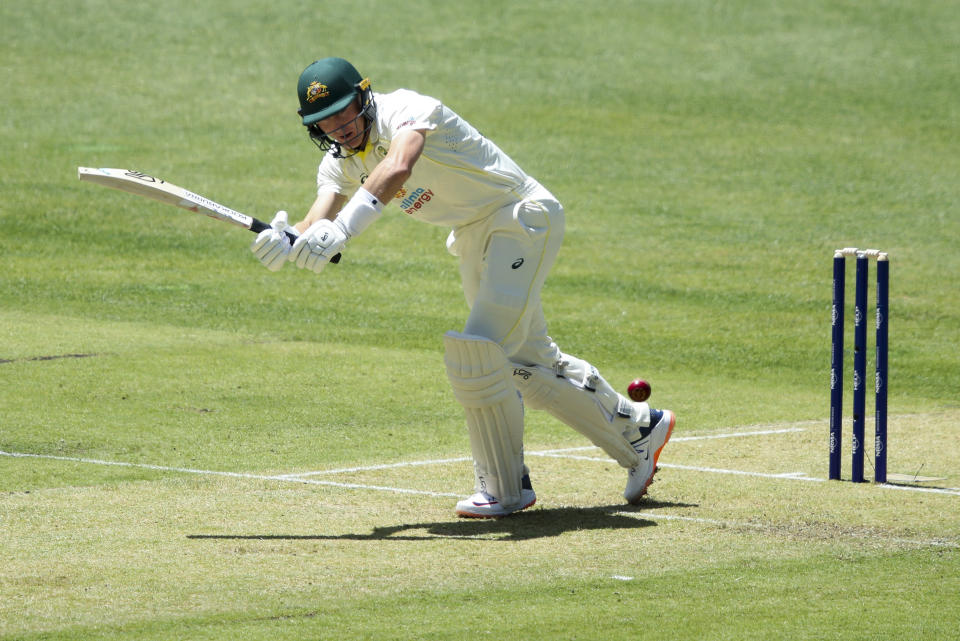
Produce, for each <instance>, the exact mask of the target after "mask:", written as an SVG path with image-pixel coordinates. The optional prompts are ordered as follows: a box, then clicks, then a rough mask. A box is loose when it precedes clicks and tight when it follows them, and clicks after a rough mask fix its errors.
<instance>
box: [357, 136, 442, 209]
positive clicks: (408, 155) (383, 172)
mask: <svg viewBox="0 0 960 641" xmlns="http://www.w3.org/2000/svg"><path fill="white" fill-rule="evenodd" d="M426 139H427V132H426V131H424V130H422V129H409V130H406V131H404V132H403V133H401V134H400V135H398V136H397V137H396V139H395V140H394V141H393V143H392V144H391V145H390V151H389V152H387V157H386V158H384V159H383V160H382V161H380V164H379V165H377V166H376V168H374V170H373V171H372V172H371V173H370V177H369V178H367V181H366V182H365V183H364V184H363V189H365V190H366V191H367V192H369V193H370V195H372V196H373V197H374V198H376V199H377V200H379V201H380V202H382V203H386V202H389V201H390V199H391V198H393V196H394V194H396V193H397V192H398V191H400V188H401V187H403V184H404V183H405V182H407V179H408V178H409V177H410V174H411V173H413V167H414V165H416V164H417V161H418V160H420V155H421V154H422V153H423V146H424V144H425V143H426Z"/></svg>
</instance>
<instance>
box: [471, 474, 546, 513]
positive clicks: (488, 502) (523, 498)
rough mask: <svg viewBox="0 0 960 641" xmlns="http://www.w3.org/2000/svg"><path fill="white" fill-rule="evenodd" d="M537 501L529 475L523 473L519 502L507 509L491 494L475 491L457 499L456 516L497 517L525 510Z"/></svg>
mask: <svg viewBox="0 0 960 641" xmlns="http://www.w3.org/2000/svg"><path fill="white" fill-rule="evenodd" d="M536 502H537V494H536V492H534V491H533V486H532V485H531V484H530V476H529V475H527V474H524V475H523V480H522V481H521V489H520V503H518V504H517V506H516V507H513V508H510V509H507V508H505V507H503V506H502V505H501V504H500V501H498V500H497V498H496V497H495V496H493V495H492V494H487V493H486V492H477V493H476V494H474V495H473V496H471V497H469V498H466V499H463V500H462V501H457V516H465V517H467V518H473V519H498V518H500V517H503V516H507V515H508V514H513V513H514V512H519V511H520V510H525V509H527V508H528V507H530V506H531V505H533V504H534V503H536Z"/></svg>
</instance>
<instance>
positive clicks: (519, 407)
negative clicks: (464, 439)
mask: <svg viewBox="0 0 960 641" xmlns="http://www.w3.org/2000/svg"><path fill="white" fill-rule="evenodd" d="M443 341H444V346H445V350H446V353H445V357H444V362H445V363H446V366H447V377H448V378H449V379H450V385H451V387H453V394H454V396H456V398H457V400H458V401H459V402H460V404H461V405H462V406H463V409H464V412H465V413H466V419H467V432H468V433H469V435H470V449H471V451H472V453H473V461H474V472H475V473H476V480H477V488H476V490H477V491H483V492H487V493H488V494H491V495H493V496H494V497H496V498H497V500H499V501H500V504H501V505H502V506H503V507H504V508H506V509H510V508H511V507H514V506H516V505H519V504H520V502H521V496H520V489H521V488H520V481H521V478H522V477H523V402H522V401H521V400H520V395H519V394H518V393H517V390H516V388H514V386H513V382H512V381H511V371H512V368H511V367H510V364H509V363H508V362H507V357H506V355H505V354H504V352H503V349H502V348H501V347H500V346H499V345H497V344H496V343H494V342H493V341H491V340H489V339H487V338H484V337H482V336H473V335H469V334H461V333H459V332H452V331H451V332H447V333H446V334H445V335H444V337H443Z"/></svg>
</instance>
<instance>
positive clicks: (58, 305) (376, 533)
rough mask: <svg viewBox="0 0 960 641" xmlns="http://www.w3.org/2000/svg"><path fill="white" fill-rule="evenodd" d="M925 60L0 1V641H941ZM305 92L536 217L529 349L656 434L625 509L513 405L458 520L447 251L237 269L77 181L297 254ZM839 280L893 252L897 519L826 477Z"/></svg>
mask: <svg viewBox="0 0 960 641" xmlns="http://www.w3.org/2000/svg"><path fill="white" fill-rule="evenodd" d="M958 33H960V2H956V1H950V0H943V1H936V0H934V1H930V2H893V1H880V2H869V3H867V2H854V1H852V0H847V1H828V0H813V1H805V2H800V1H796V0H790V1H785V2H759V1H753V2H750V1H747V0H739V1H732V2H724V3H714V2H709V3H708V2H696V1H693V0H686V1H682V0H681V1H677V2H657V1H653V0H650V1H644V2H627V1H611V2H602V3H599V4H594V5H588V4H584V3H582V2H566V1H564V2H546V1H531V2H507V1H502V2H501V1H490V2H483V3H479V2H478V3H450V2H438V1H427V0H412V1H409V2H402V3H400V2H397V3H392V2H374V1H373V0H356V1H354V2H349V3H314V4H313V5H302V4H299V3H285V2H274V3H259V2H254V1H252V0H246V1H238V2H225V1H224V2H208V3H202V2H201V3H196V2H193V3H189V2H182V1H180V0H171V1H170V2H167V3H165V4H162V5H151V4H147V3H139V2H130V3H108V2H105V1H102V0H84V1H78V2H73V3H69V2H55V1H53V0H29V1H28V0H8V1H6V2H3V3H2V4H0V36H2V37H0V52H2V56H0V80H2V86H3V97H2V103H0V104H2V112H0V142H2V148H3V153H2V155H0V163H2V167H0V170H2V178H0V223H2V232H0V257H2V258H0V261H2V264H3V270H2V276H0V300H2V305H0V557H2V559H3V563H2V564H0V638H3V639H25V640H40V639H44V640H46V639H75V640H79V639H84V640H87V639H156V640H161V639H164V640H165V639H189V640H201V639H203V640H206V639H230V640H231V641H234V640H246V639H250V640H252V639H263V640H268V639H269V640H271V641H274V640H285V639H290V640H293V639H376V640H378V641H382V640H388V639H397V640H401V639H430V640H440V639H450V640H462V639H475V638H490V639H496V638H520V639H577V640H584V639H657V640H658V641H666V640H672V639H678V640H681V639H682V640H686V639H737V640H743V639H755V640H766V639H790V640H792V641H794V640H799V639H817V640H823V639H843V640H849V639H863V640H868V639H869V640H881V639H883V640H886V639H924V640H939V639H944V640H945V639H955V638H956V634H957V630H958V629H960V612H958V610H957V608H956V594H958V593H960V427H958V424H960V398H958V390H960V368H958V359H957V355H956V354H957V346H958V345H960V299H958V296H957V293H958V292H960V242H958V239H960V183H958V181H957V176H960V110H958V109H960V108H958V105H960V68H958V66H957V60H958V58H960V39H958V37H957V34H958ZM327 55H341V56H344V57H346V58H348V59H351V60H352V61H353V62H354V63H355V64H356V65H357V67H358V68H359V69H360V70H361V72H362V73H364V74H368V75H370V77H371V79H372V82H373V85H374V88H375V89H376V90H380V91H386V90H391V89H394V88H398V87H407V88H411V89H416V90H419V91H421V92H423V93H427V94H430V95H434V96H436V97H438V98H440V99H442V100H443V101H444V102H446V103H447V104H449V105H450V106H451V107H452V108H453V109H455V110H456V111H458V112H459V113H460V114H461V115H463V116H465V117H466V118H467V119H468V120H470V121H471V122H472V123H473V124H475V125H476V126H477V127H478V128H480V129H481V130H482V131H483V132H484V133H485V134H486V135H488V136H489V137H491V138H492V139H494V140H495V141H497V143H498V144H499V145H500V146H501V147H503V148H504V149H505V150H506V151H507V152H508V153H510V154H511V155H512V156H513V157H514V158H515V159H516V160H518V161H519V162H520V164H521V165H522V166H523V167H524V168H525V169H527V171H528V172H529V173H531V174H532V175H534V176H536V177H537V178H538V179H539V180H540V181H541V182H543V183H544V184H545V185H546V186H547V187H549V188H550V189H551V190H552V191H553V192H554V193H555V194H556V195H557V196H558V197H559V198H560V199H561V200H562V201H563V203H564V205H565V206H566V208H567V212H568V214H567V220H568V228H567V236H566V240H565V245H564V249H563V251H562V253H561V256H560V260H559V262H558V265H557V266H556V268H555V269H554V271H553V273H552V275H551V278H550V279H549V280H548V282H547V286H546V289H545V291H544V305H545V309H546V312H547V316H548V319H549V321H550V331H551V335H552V336H553V337H554V338H555V339H556V340H557V341H558V343H559V344H560V345H561V347H562V348H563V349H564V350H565V351H567V352H569V353H572V354H576V355H579V356H581V357H583V358H586V359H588V360H590V361H591V362H592V363H594V364H595V365H597V366H598V367H599V368H600V369H601V371H602V372H603V373H604V375H605V376H606V378H607V379H608V380H610V381H611V383H613V384H614V385H615V386H616V387H618V388H620V389H624V388H625V386H626V384H627V382H628V381H629V380H630V379H631V378H633V377H635V376H638V375H642V376H644V377H646V378H648V379H649V380H651V381H652V383H653V387H654V396H653V399H652V401H654V402H655V404H656V405H658V406H661V407H669V408H671V409H673V410H674V411H675V412H676V413H677V415H678V417H679V419H678V427H677V429H676V431H675V432H674V438H673V440H672V441H671V443H670V444H669V445H668V446H667V448H666V449H665V450H664V452H663V455H662V457H661V463H662V466H661V471H660V472H659V473H658V475H657V482H656V483H655V484H654V485H653V486H652V487H651V491H650V495H649V497H648V499H647V500H646V502H645V503H644V504H643V505H641V506H638V507H630V506H627V505H624V504H623V503H622V499H621V497H620V493H621V491H622V489H623V483H624V481H625V474H624V472H623V471H622V470H621V469H619V468H618V467H617V466H616V465H615V464H614V463H613V462H612V461H609V460H607V459H605V458H603V456H602V453H601V452H600V451H599V450H597V449H594V448H591V447H588V446H589V443H588V442H586V441H585V440H584V439H583V438H582V437H580V436H579V435H577V434H576V433H574V432H573V431H572V430H570V429H568V428H566V427H565V426H563V425H561V424H559V423H557V422H556V421H554V420H553V419H551V418H550V417H548V416H546V415H543V414H540V413H535V412H531V413H529V414H528V423H527V438H526V448H527V459H528V463H529V464H530V466H531V468H532V470H533V479H534V484H535V487H536V489H537V493H538V503H537V505H536V506H535V507H534V508H532V509H530V510H528V511H526V512H524V513H521V514H518V515H515V516H513V517H510V518H507V519H502V520H498V521H484V522H475V521H469V520H458V519H457V518H456V517H455V516H454V514H453V505H454V502H455V501H456V500H457V498H458V497H461V496H465V495H466V494H467V493H469V491H470V490H471V488H472V482H473V480H472V471H471V466H470V462H469V460H468V458H467V457H468V455H469V446H468V442H467V436H466V431H465V430H464V428H463V425H462V423H463V421H462V410H460V408H459V406H457V404H456V403H455V401H454V399H453V397H452V394H451V393H450V392H449V389H448V383H447V380H446V376H445V374H444V371H443V354H442V341H441V336H442V334H443V332H445V331H446V330H449V329H461V328H462V324H463V321H464V319H465V317H466V309H465V305H464V302H463V297H462V294H461V293H460V290H459V281H458V276H457V269H456V264H455V262H454V259H453V258H452V257H450V256H449V255H448V254H447V253H446V251H445V249H444V246H443V241H444V239H445V237H446V230H443V229H439V228H430V227H427V226H425V225H418V224H415V223H413V222H412V221H409V220H406V219H404V217H403V215H402V214H401V213H398V210H396V209H392V210H388V212H389V213H388V214H387V215H386V216H385V217H384V218H383V219H382V220H381V221H379V222H378V223H377V224H376V225H374V226H373V227H372V228H371V229H370V230H369V231H368V232H367V233H365V234H364V235H363V236H361V237H360V238H358V239H356V240H354V241H352V242H351V245H350V247H349V248H348V250H347V251H346V253H345V256H344V260H343V262H342V263H341V264H340V265H339V266H337V267H331V268H329V269H327V270H326V271H325V272H324V273H323V274H321V275H319V276H318V275H314V274H312V273H309V272H303V271H300V270H296V269H295V268H293V267H287V268H286V269H284V270H283V271H281V272H278V273H270V272H268V271H267V270H265V269H263V268H262V267H261V266H260V265H259V263H258V262H257V261H256V260H255V259H254V258H253V256H252V255H251V254H250V252H249V251H248V250H247V246H248V244H249V242H250V241H251V240H252V238H253V235H252V234H249V233H248V232H245V231H243V230H240V229H236V228H231V227H228V226H225V225H223V224H220V223H217V222H215V221H212V220H209V219H205V218H203V217H200V216H194V215H191V214H189V213H187V212H183V211H181V210H177V209H174V208H171V207H167V206H164V205H160V204H158V203H154V202H152V201H148V200H145V199H141V198H137V197H135V196H132V195H128V194H122V193H118V192H113V191H110V190H106V189H103V188H100V187H97V186H95V185H90V184H86V183H81V182H79V181H78V180H77V176H76V168H77V166H94V167H96V166H103V167H132V168H136V169H139V170H142V171H145V172H148V173H152V174H156V175H159V176H162V177H164V178H166V179H167V180H169V181H171V182H173V183H176V184H179V185H182V186H185V187H187V188H189V189H192V190H195V191H197V192H199V193H202V194H204V195H206V196H209V197H210V198H213V199H215V200H218V201H220V202H223V203H224V204H227V205H229V206H231V207H234V208H236V209H239V210H241V211H245V212H248V213H251V214H253V215H256V216H258V217H260V218H263V219H267V220H269V219H270V218H271V217H272V215H273V212H274V211H275V210H277V209H281V208H283V209H287V210H289V211H290V212H291V215H292V216H293V217H294V218H296V219H298V218H299V216H300V215H301V214H302V213H303V212H304V211H305V209H306V207H307V206H309V204H310V202H311V201H312V198H313V181H314V176H315V170H316V163H317V162H318V161H319V158H320V156H319V153H318V152H317V151H316V149H315V148H314V147H313V145H311V144H310V143H309V141H308V140H307V137H306V136H305V135H304V133H303V131H302V127H301V126H300V125H299V123H298V119H297V117H296V114H295V111H296V108H297V106H298V105H297V101H296V96H295V86H296V79H297V76H298V75H299V73H300V71H301V70H302V69H303V68H304V67H305V66H306V65H307V64H308V63H310V62H311V61H312V60H314V59H316V58H319V57H323V56H327ZM846 246H858V247H879V248H881V249H885V250H886V251H888V252H889V253H890V256H891V261H892V262H891V274H892V285H891V300H890V317H891V329H890V332H891V333H890V343H891V352H890V364H891V365H890V369H891V371H890V406H889V410H890V436H889V469H890V472H891V473H892V474H899V475H903V476H902V477H896V478H902V479H905V480H903V481H901V482H898V484H896V485H890V486H876V485H874V484H872V483H870V484H863V485H855V484H853V483H850V482H847V481H844V482H827V481H825V480H824V479H825V478H826V476H827V455H826V454H827V452H826V449H827V415H828V406H829V393H828V381H829V371H828V370H829V359H830V345H829V338H830V336H829V319H830V295H831V290H830V288H831V271H830V270H831V261H830V259H831V256H832V252H833V250H834V249H836V248H838V247H846ZM848 271H849V272H850V273H851V278H850V281H849V282H848V285H847V288H848V299H852V296H853V286H852V269H849V270H848ZM872 278H873V276H872V274H871V279H872ZM870 296H871V304H872V297H873V292H871V295H870ZM850 316H852V314H851V313H850V310H848V317H850ZM871 344H872V337H871ZM848 345H852V341H851V340H850V339H849V338H848ZM851 359H852V356H851V354H850V353H849V352H848V355H847V363H848V365H849V363H850V362H851ZM869 366H870V367H872V356H871V358H870V360H869ZM849 381H850V375H849V374H848V378H847V383H848V389H847V390H846V392H847V395H846V404H847V412H846V414H847V416H848V417H849V415H850V409H849V407H850V390H849ZM872 405H873V404H872V399H868V411H872ZM849 427H850V426H849V420H848V422H847V425H846V429H845V434H844V470H843V475H844V478H845V479H849V477H850V469H849V465H850V462H849V460H848V459H849V456H848V453H849V449H850V448H849V439H850V436H849V434H850V429H849ZM871 427H872V426H871V425H870V424H869V423H868V432H869V430H870V428H871ZM867 446H868V449H869V448H871V447H872V439H869V438H868V443H867ZM871 463H872V461H870V462H868V466H867V474H868V475H869V476H871V477H872V469H871V468H870V464H871ZM919 478H929V479H934V480H928V481H922V482H921V481H919V480H917V479H919Z"/></svg>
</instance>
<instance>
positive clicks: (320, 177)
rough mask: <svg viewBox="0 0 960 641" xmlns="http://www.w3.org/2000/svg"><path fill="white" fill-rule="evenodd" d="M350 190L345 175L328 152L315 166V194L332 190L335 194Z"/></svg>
mask: <svg viewBox="0 0 960 641" xmlns="http://www.w3.org/2000/svg"><path fill="white" fill-rule="evenodd" d="M348 191H350V186H349V184H348V181H347V178H346V176H344V175H343V172H342V171H340V168H339V167H338V166H337V163H336V162H335V161H334V159H333V157H331V156H330V155H329V154H328V155H326V156H324V157H323V160H322V161H320V166H319V167H318V168H317V195H318V196H319V195H320V194H324V193H329V192H333V193H335V194H346V193H347V192H348Z"/></svg>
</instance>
